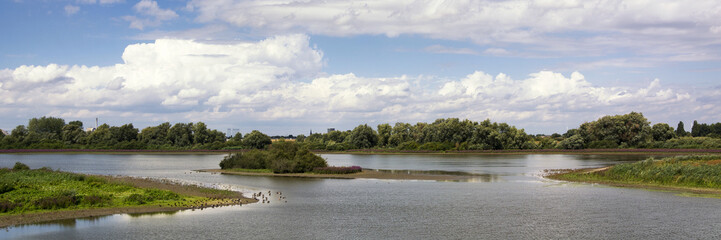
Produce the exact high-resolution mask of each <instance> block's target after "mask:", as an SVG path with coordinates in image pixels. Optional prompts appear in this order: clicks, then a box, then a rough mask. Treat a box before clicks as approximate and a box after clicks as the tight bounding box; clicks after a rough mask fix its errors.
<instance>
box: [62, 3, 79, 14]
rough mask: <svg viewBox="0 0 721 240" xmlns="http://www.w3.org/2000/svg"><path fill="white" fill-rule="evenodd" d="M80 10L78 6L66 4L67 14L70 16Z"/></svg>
mask: <svg viewBox="0 0 721 240" xmlns="http://www.w3.org/2000/svg"><path fill="white" fill-rule="evenodd" d="M78 11H80V7H78V6H73V5H65V14H66V15H68V16H70V15H73V14H76V13H78Z"/></svg>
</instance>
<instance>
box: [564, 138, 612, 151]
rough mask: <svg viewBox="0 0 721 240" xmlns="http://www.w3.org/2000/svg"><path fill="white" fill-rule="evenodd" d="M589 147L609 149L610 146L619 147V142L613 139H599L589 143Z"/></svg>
mask: <svg viewBox="0 0 721 240" xmlns="http://www.w3.org/2000/svg"><path fill="white" fill-rule="evenodd" d="M588 148H590V149H608V148H618V143H616V141H613V140H608V139H606V140H597V141H593V142H590V143H588ZM568 149H579V148H568Z"/></svg>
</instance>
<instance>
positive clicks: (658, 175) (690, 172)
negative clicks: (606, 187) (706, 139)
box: [600, 155, 721, 188]
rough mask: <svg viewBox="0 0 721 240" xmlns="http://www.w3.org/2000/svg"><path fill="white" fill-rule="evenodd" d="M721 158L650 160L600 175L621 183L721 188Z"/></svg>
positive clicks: (629, 164) (686, 157)
mask: <svg viewBox="0 0 721 240" xmlns="http://www.w3.org/2000/svg"><path fill="white" fill-rule="evenodd" d="M719 163H721V156H714V155H711V156H682V157H670V158H664V159H661V160H654V159H653V158H649V159H647V160H644V161H640V162H636V163H627V164H619V165H615V166H613V167H611V168H610V169H609V170H608V171H606V172H603V173H601V174H600V175H601V176H603V177H604V178H607V179H611V180H618V181H632V182H644V183H654V184H664V185H678V186H690V187H705V188H721V164H719Z"/></svg>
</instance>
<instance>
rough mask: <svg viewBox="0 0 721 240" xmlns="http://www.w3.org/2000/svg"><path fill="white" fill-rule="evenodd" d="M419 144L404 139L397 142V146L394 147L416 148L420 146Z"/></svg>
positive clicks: (400, 148) (401, 148)
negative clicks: (399, 142)
mask: <svg viewBox="0 0 721 240" xmlns="http://www.w3.org/2000/svg"><path fill="white" fill-rule="evenodd" d="M420 146H421V145H420V144H418V143H417V142H416V141H406V142H402V143H401V144H398V147H396V148H397V149H398V150H418V148H420Z"/></svg>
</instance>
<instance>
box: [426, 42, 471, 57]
mask: <svg viewBox="0 0 721 240" xmlns="http://www.w3.org/2000/svg"><path fill="white" fill-rule="evenodd" d="M423 50H424V51H426V52H430V53H444V54H464V55H477V54H478V53H477V52H476V51H475V50H473V49H470V48H453V47H446V46H443V45H438V44H436V45H431V46H428V47H425V48H423Z"/></svg>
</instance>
